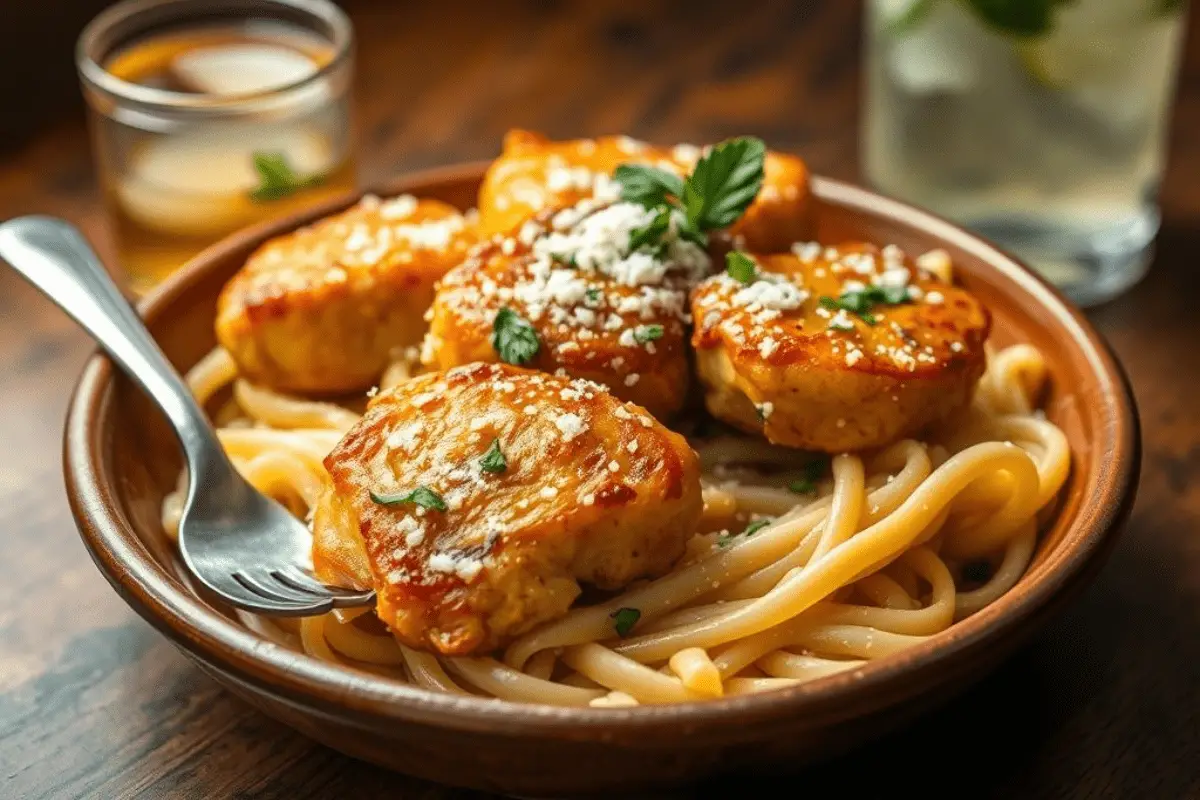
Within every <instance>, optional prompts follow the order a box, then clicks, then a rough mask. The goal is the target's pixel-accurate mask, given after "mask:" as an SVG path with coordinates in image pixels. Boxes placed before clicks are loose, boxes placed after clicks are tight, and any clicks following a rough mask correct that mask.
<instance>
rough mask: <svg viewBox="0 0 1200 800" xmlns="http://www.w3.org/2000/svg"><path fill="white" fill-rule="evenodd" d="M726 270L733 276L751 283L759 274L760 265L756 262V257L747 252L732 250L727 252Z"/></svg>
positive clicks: (743, 281)
mask: <svg viewBox="0 0 1200 800" xmlns="http://www.w3.org/2000/svg"><path fill="white" fill-rule="evenodd" d="M725 271H726V272H728V273H729V276H730V277H731V278H734V279H735V280H738V281H741V282H742V283H745V284H751V283H754V279H755V277H757V275H758V266H757V265H756V264H755V263H754V259H752V258H750V256H748V255H746V254H745V253H741V252H739V251H737V250H730V251H729V252H728V253H726V254H725Z"/></svg>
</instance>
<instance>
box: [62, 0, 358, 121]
mask: <svg viewBox="0 0 1200 800" xmlns="http://www.w3.org/2000/svg"><path fill="white" fill-rule="evenodd" d="M203 2H206V0H182V1H181V0H123V1H122V2H120V3H117V4H116V5H113V6H110V7H109V8H107V9H105V10H104V11H102V12H101V13H100V14H98V15H96V17H94V18H93V19H92V21H91V22H89V23H88V24H87V25H86V26H85V27H84V29H83V31H82V32H81V33H80V34H79V39H78V40H77V42H76V44H75V67H76V69H77V70H78V72H79V76H80V79H81V81H82V82H83V84H84V87H85V88H86V89H91V90H95V91H98V92H100V93H102V94H105V95H107V96H108V97H110V98H112V99H113V100H116V101H120V102H126V103H135V104H139V105H142V106H145V107H147V108H149V109H155V110H164V111H166V110H196V111H213V112H224V111H239V110H244V109H247V108H250V107H253V106H255V105H256V104H258V103H261V102H263V101H264V100H276V99H279V98H280V97H282V96H286V95H288V94H291V93H293V92H296V91H299V90H303V89H304V88H305V87H307V86H310V85H312V84H314V83H316V82H318V81H320V80H322V79H325V78H328V77H329V76H331V75H332V74H333V73H334V72H336V71H337V70H339V69H341V68H342V67H343V66H344V65H345V64H346V62H347V61H348V60H349V58H350V54H351V50H352V48H353V46H354V28H353V26H352V25H351V23H350V18H349V17H347V16H346V13H345V12H344V11H342V9H340V8H339V7H337V6H336V5H334V4H333V3H332V2H329V0H222V2H220V3H212V4H211V7H212V10H213V11H218V10H227V11H230V12H237V11H242V10H246V11H249V10H251V9H256V8H257V9H261V8H262V7H263V6H274V7H276V8H281V9H289V10H292V11H296V12H300V13H301V14H307V15H309V16H310V17H311V18H313V19H316V20H317V21H318V22H320V23H323V24H325V25H327V26H328V28H329V33H330V36H329V39H330V42H331V44H332V45H333V57H332V58H330V59H329V61H328V62H327V63H325V64H323V65H322V66H320V67H319V68H318V69H317V71H316V72H314V73H312V74H311V75H307V76H305V77H303V78H300V79H299V80H295V81H292V82H290V83H285V84H281V85H279V86H275V87H272V88H270V89H264V90H262V91H258V92H247V93H245V94H237V95H225V96H214V95H205V94H189V93H186V92H176V91H171V90H170V89H158V88H155V87H152V86H142V85H140V84H136V83H131V82H129V81H126V80H123V79H121V78H118V77H117V76H116V75H113V74H112V73H111V72H109V71H108V70H106V69H105V68H104V67H103V66H101V64H100V60H102V59H103V58H104V56H105V54H100V53H97V52H96V51H97V49H98V48H99V47H100V44H101V39H102V37H103V36H104V35H105V34H107V33H109V32H110V31H112V30H113V29H114V28H116V27H117V26H119V25H120V24H121V23H123V22H125V21H126V20H128V19H130V18H132V17H134V16H135V15H137V14H140V13H146V12H150V11H152V10H155V9H168V10H169V9H170V7H171V6H177V7H178V9H179V10H180V11H184V10H185V9H186V8H187V7H188V6H193V7H195V8H196V10H202V8H203V7H202V6H201V3H203ZM168 13H169V11H168ZM185 19H186V17H182V18H181V19H180V20H174V21H183V20H185ZM171 21H172V20H169V19H163V20H160V23H166V24H169V23H170V22H171ZM151 28H152V26H151Z"/></svg>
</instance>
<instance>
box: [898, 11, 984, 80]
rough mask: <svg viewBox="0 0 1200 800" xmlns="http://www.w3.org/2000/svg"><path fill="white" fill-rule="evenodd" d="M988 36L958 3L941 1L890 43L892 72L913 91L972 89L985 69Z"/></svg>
mask: <svg viewBox="0 0 1200 800" xmlns="http://www.w3.org/2000/svg"><path fill="white" fill-rule="evenodd" d="M985 38H986V34H985V33H984V32H983V31H981V30H980V29H979V27H978V26H977V25H976V24H975V23H974V21H973V20H971V19H970V18H969V17H968V16H967V12H966V11H964V10H963V9H961V8H959V7H958V5H957V4H956V3H938V4H937V5H936V6H934V7H933V8H931V9H929V10H928V11H927V12H926V13H925V14H923V15H922V17H921V18H920V20H919V21H917V22H915V23H914V24H913V25H912V26H911V27H910V28H906V29H905V30H904V31H903V32H902V33H898V34H896V35H895V36H894V38H893V39H892V40H891V41H890V42H889V43H888V46H887V50H886V54H885V58H886V59H887V62H886V63H887V71H888V74H889V75H890V76H891V77H892V79H893V80H894V81H895V82H896V84H897V86H898V87H899V88H900V89H901V90H903V91H905V92H908V93H909V94H918V95H923V94H934V93H937V92H950V93H961V92H967V91H970V90H971V89H972V87H974V86H975V85H976V84H977V83H978V81H979V80H980V78H981V74H982V71H983V70H982V66H983V62H982V60H981V58H980V53H979V47H980V45H981V44H982V40H984V39H985Z"/></svg>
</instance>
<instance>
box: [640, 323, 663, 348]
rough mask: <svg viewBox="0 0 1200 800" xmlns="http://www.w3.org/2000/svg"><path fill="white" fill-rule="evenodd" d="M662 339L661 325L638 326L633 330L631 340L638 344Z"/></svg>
mask: <svg viewBox="0 0 1200 800" xmlns="http://www.w3.org/2000/svg"><path fill="white" fill-rule="evenodd" d="M662 337H663V326H662V325H639V326H637V327H636V328H634V329H633V340H634V341H635V342H637V343H638V344H645V343H646V342H653V341H654V340H655V339H661V338H662Z"/></svg>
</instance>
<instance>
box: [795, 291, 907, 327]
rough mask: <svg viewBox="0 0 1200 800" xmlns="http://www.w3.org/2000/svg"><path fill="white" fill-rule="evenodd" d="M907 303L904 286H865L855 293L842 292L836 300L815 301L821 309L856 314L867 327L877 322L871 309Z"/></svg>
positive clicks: (827, 298)
mask: <svg viewBox="0 0 1200 800" xmlns="http://www.w3.org/2000/svg"><path fill="white" fill-rule="evenodd" d="M908 301H909V297H908V287H906V286H866V287H864V288H862V289H859V290H857V291H853V292H842V294H841V296H839V297H837V298H833V297H829V296H825V297H821V298H819V299H818V300H817V302H818V303H819V304H820V306H821V307H822V308H827V309H829V310H836V309H842V310H844V311H849V312H850V313H852V314H857V315H858V316H859V317H860V318H861V319H862V321H863V322H865V323H867V324H868V325H874V324H876V323H877V322H879V319H878V317H876V316H875V315H874V314H872V313H871V309H873V308H875V307H876V306H880V305H887V306H896V305H900V304H901V303H907V302H908Z"/></svg>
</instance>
